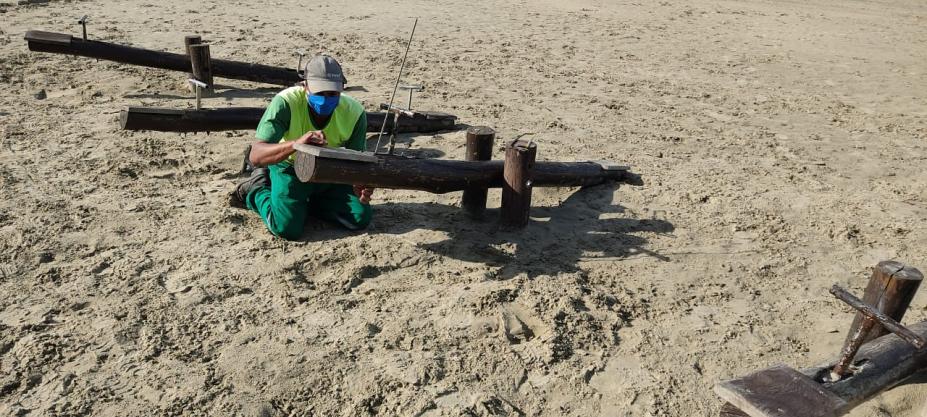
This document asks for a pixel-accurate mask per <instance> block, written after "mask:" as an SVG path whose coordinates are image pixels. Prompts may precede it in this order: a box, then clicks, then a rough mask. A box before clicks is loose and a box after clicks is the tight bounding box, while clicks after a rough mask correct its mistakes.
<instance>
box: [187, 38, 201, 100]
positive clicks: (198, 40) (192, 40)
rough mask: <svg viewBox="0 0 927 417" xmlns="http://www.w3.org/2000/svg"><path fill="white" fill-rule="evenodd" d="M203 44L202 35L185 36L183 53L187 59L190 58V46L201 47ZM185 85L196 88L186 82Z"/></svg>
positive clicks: (191, 75)
mask: <svg viewBox="0 0 927 417" xmlns="http://www.w3.org/2000/svg"><path fill="white" fill-rule="evenodd" d="M201 43H203V38H202V37H201V36H200V35H187V36H184V37H183V53H184V54H186V55H187V57H189V56H190V45H199V44H201ZM190 78H194V77H193V72H190ZM184 84H187V87H190V88H191V89H192V88H194V87H193V86H192V85H189V84H188V83H187V82H184Z"/></svg>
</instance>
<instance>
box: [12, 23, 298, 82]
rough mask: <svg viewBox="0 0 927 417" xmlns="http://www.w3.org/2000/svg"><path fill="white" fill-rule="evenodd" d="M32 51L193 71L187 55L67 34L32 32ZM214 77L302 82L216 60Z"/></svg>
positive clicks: (274, 70)
mask: <svg viewBox="0 0 927 417" xmlns="http://www.w3.org/2000/svg"><path fill="white" fill-rule="evenodd" d="M25 39H26V41H27V42H28V43H29V50H30V51H35V52H49V53H56V54H68V55H77V56H85V57H90V58H98V59H105V60H108V61H115V62H121V63H124V64H131V65H140V66H144V67H151V68H161V69H166V70H172V71H181V72H188V71H190V57H188V56H187V55H186V54H175V53H171V52H161V51H153V50H150V49H143V48H135V47H131V46H125V45H119V44H114V43H109V42H102V41H93V40H83V39H81V38H75V37H73V36H71V35H68V34H64V33H54V32H43V31H38V30H30V31H28V32H26V36H25ZM212 71H213V76H216V77H221V78H231V79H236V80H246V81H255V82H261V83H268V84H276V85H286V86H289V85H293V84H295V83H297V82H299V81H301V80H302V78H301V77H300V76H299V74H298V73H297V72H296V70H295V69H289V68H281V67H273V66H269V65H261V64H250V63H246V62H238V61H230V60H224V59H213V60H212Z"/></svg>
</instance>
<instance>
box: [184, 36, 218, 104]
mask: <svg viewBox="0 0 927 417" xmlns="http://www.w3.org/2000/svg"><path fill="white" fill-rule="evenodd" d="M188 48H189V50H190V67H191V68H192V69H193V79H195V80H197V81H199V82H201V83H203V84H206V88H205V93H206V95H207V96H209V95H212V93H213V92H214V91H215V89H214V88H213V85H212V59H211V58H210V56H209V44H205V43H200V44H194V45H190V46H189V47H188Z"/></svg>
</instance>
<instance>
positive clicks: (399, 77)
mask: <svg viewBox="0 0 927 417" xmlns="http://www.w3.org/2000/svg"><path fill="white" fill-rule="evenodd" d="M416 26H418V18H417V17H416V18H415V23H412V33H411V34H409V43H407V44H406V52H405V54H403V55H402V62H401V63H400V64H399V75H398V76H397V77H396V85H395V86H393V94H391V95H390V97H389V107H392V106H393V99H395V98H396V91H397V90H399V80H401V79H402V70H403V69H404V68H405V66H406V57H407V56H409V47H411V46H412V37H413V36H415V27H416ZM385 129H386V123H384V124H383V126H381V127H380V134H379V135H377V147H376V148H375V149H376V150H379V149H380V139H382V138H383V131H384V130H385ZM395 142H396V137H395V135H393V137H392V138H391V139H390V147H389V153H390V154H392V153H393V146H394V144H395Z"/></svg>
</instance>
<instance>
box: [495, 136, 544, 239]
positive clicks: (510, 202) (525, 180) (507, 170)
mask: <svg viewBox="0 0 927 417" xmlns="http://www.w3.org/2000/svg"><path fill="white" fill-rule="evenodd" d="M537 150H538V148H537V145H536V144H535V143H534V142H531V141H527V140H524V139H516V140H513V141H512V142H511V143H509V145H508V146H507V147H506V148H505V165H504V167H503V171H502V176H503V179H504V183H503V184H502V216H501V222H502V227H503V228H506V229H520V228H523V227H525V226H526V225H527V224H528V215H529V214H530V213H529V212H530V211H531V188H532V186H533V184H532V181H531V180H532V170H533V168H534V159H535V157H536V156H537Z"/></svg>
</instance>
